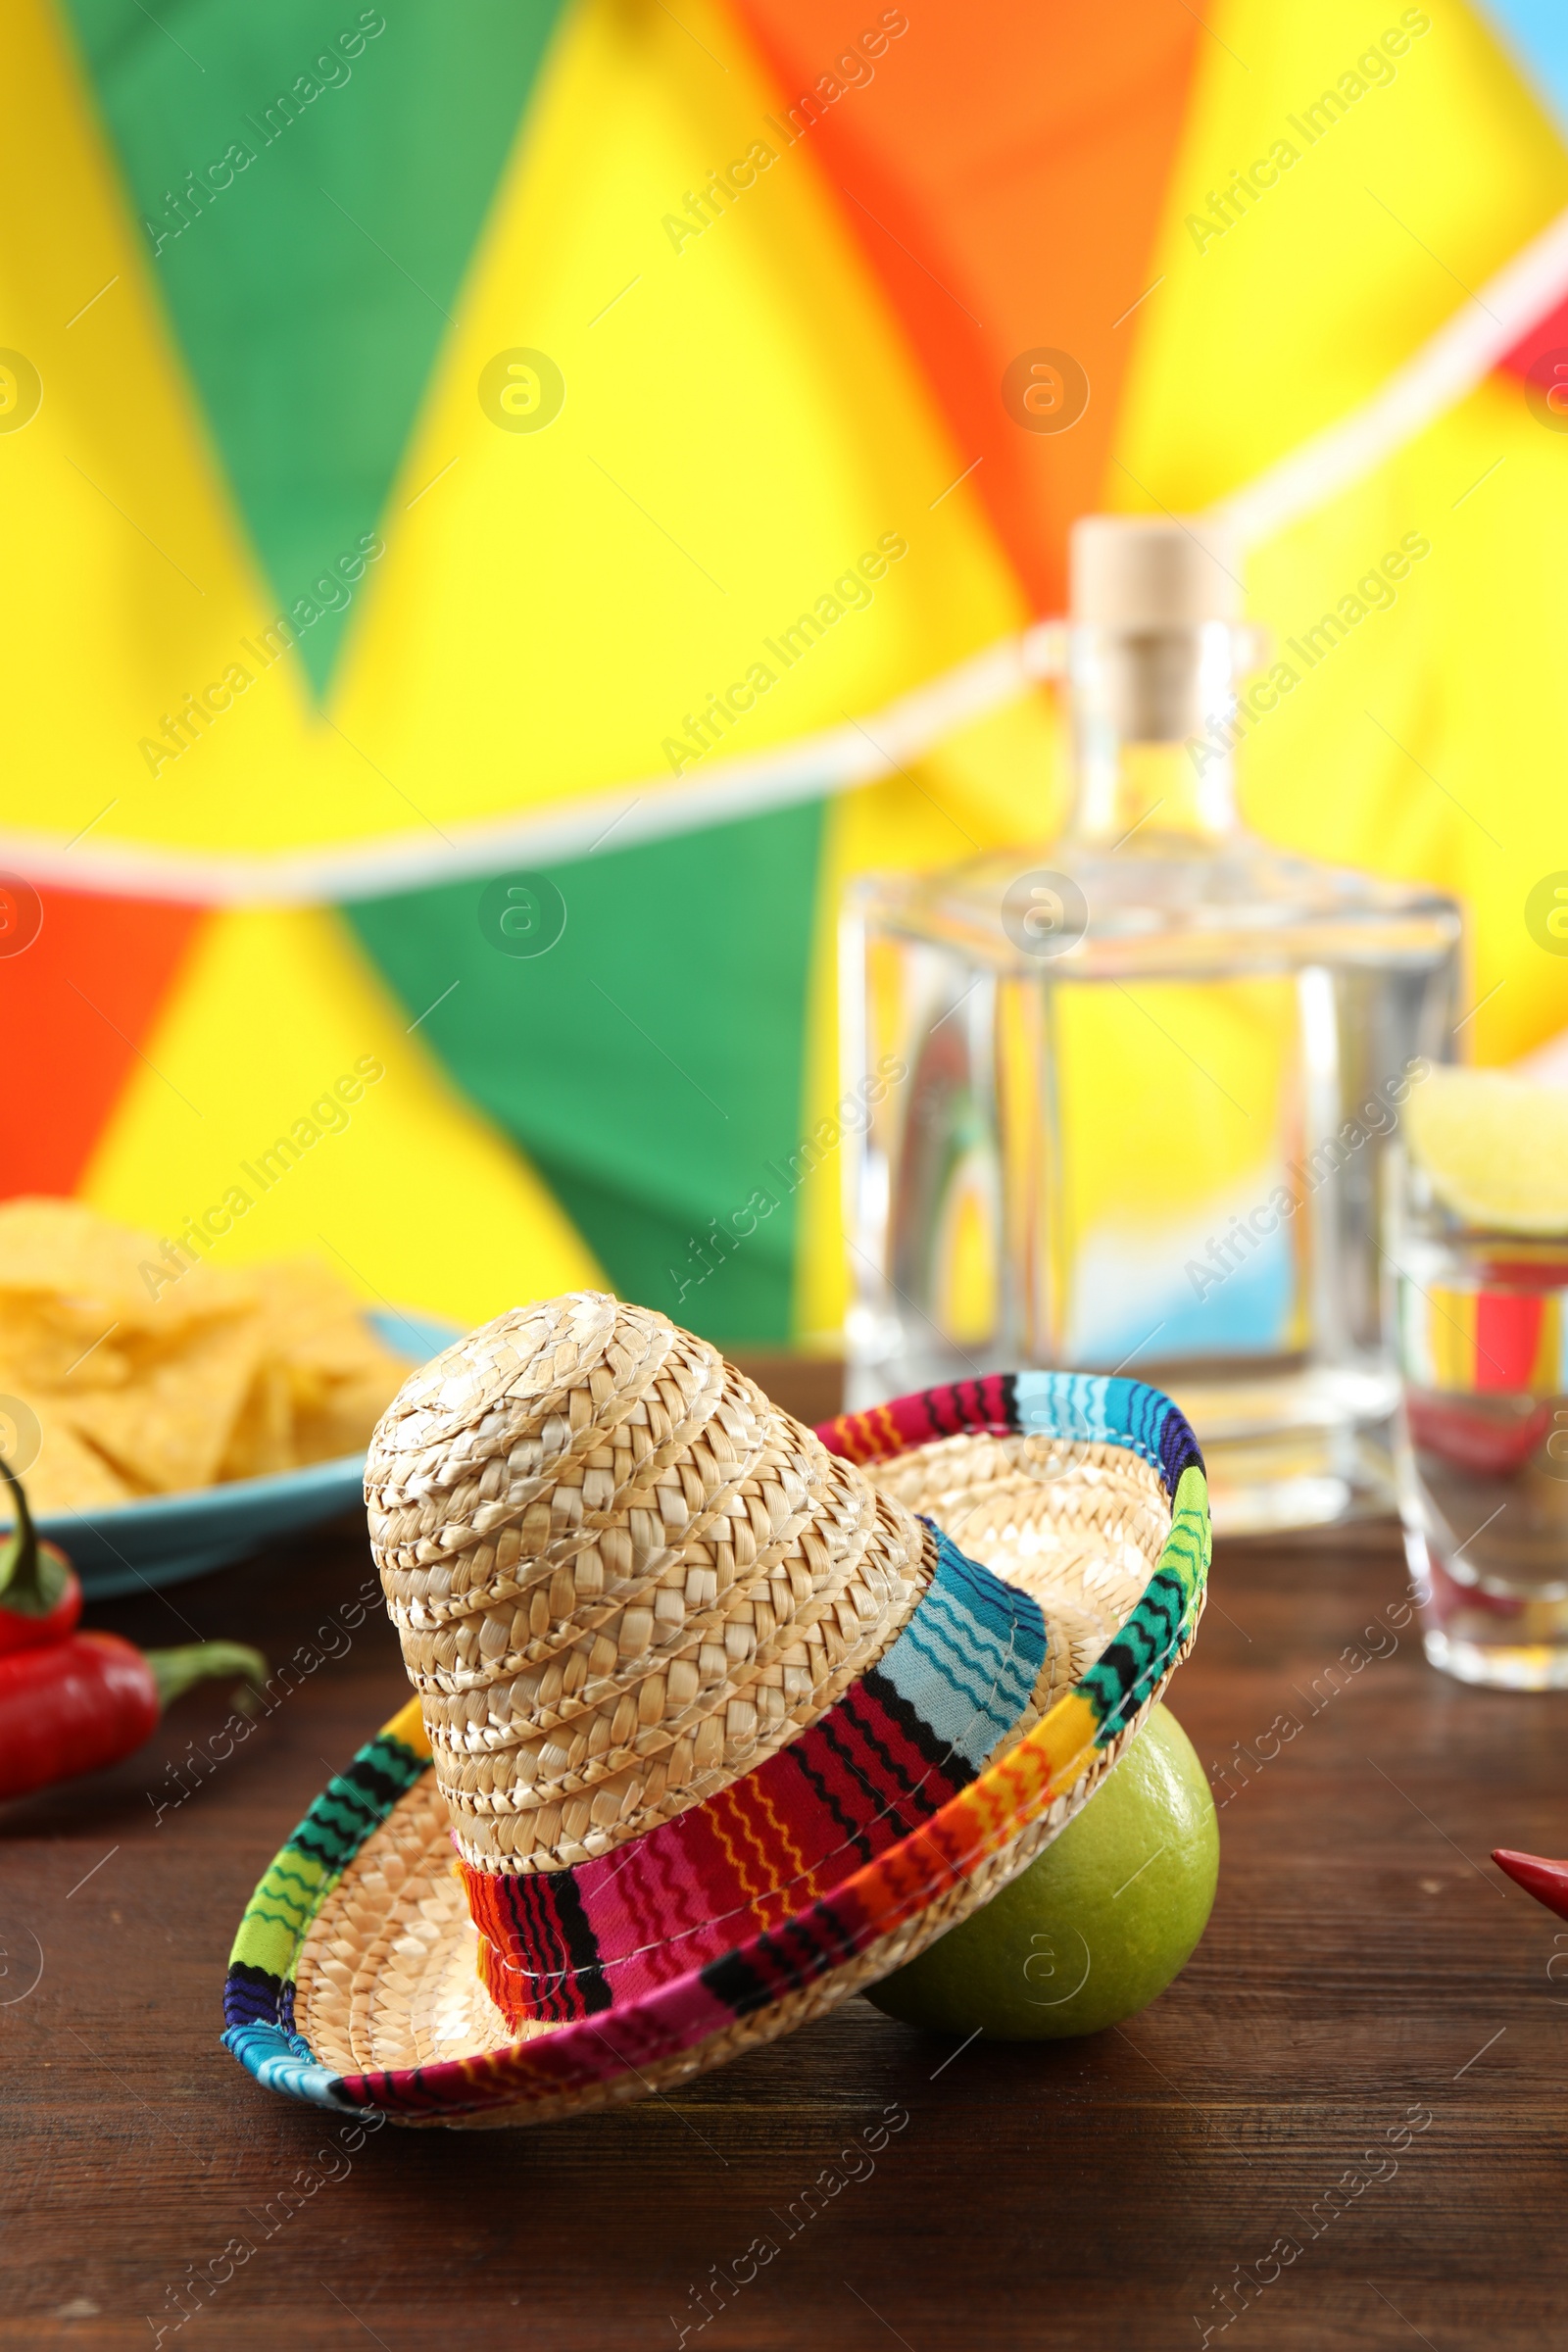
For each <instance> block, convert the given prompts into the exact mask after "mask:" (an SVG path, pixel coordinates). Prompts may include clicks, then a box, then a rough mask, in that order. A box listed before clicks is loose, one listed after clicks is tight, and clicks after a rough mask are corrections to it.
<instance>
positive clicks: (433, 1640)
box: [366, 1292, 931, 1872]
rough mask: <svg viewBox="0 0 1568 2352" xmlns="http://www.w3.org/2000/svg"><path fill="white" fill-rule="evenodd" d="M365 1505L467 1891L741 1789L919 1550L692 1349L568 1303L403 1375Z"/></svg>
mask: <svg viewBox="0 0 1568 2352" xmlns="http://www.w3.org/2000/svg"><path fill="white" fill-rule="evenodd" d="M366 1500H367V1503H368V1509H369V1522H370V1539H371V1548H372V1550H373V1552H374V1555H375V1559H376V1563H377V1566H378V1568H379V1569H380V1572H381V1578H382V1583H383V1587H384V1589H385V1592H386V1595H387V1602H388V1607H389V1610H390V1613H391V1615H392V1618H393V1622H394V1623H395V1624H396V1626H397V1629H398V1634H399V1639H400V1641H401V1642H402V1646H403V1654H404V1661H405V1664H406V1666H407V1668H408V1671H409V1675H410V1679H411V1680H412V1682H413V1683H414V1685H415V1688H416V1689H417V1691H418V1692H419V1696H420V1700H421V1705H422V1710H423V1714H424V1721H425V1728H426V1730H427V1732H428V1734H429V1736H430V1740H431V1746H432V1750H433V1755H434V1764H435V1772H436V1777H437V1779H438V1781H439V1783H440V1786H441V1788H442V1790H443V1793H444V1795H445V1797H446V1800H447V1804H448V1808H449V1811H450V1814H451V1818H452V1823H453V1828H454V1832H455V1837H456V1842H457V1845H458V1848H459V1851H460V1852H461V1853H462V1854H463V1856H464V1858H465V1859H466V1861H468V1862H470V1863H472V1864H474V1865H475V1866H477V1867H478V1868H480V1869H485V1870H492V1871H510V1872H528V1871H536V1870H553V1869H559V1868H562V1867H564V1866H565V1865H567V1864H572V1863H576V1862H580V1861H583V1860H586V1859H589V1858H590V1857H592V1856H593V1855H595V1854H601V1853H604V1852H606V1851H608V1850H609V1849H610V1848H611V1847H613V1846H614V1845H617V1844H619V1843H620V1842H622V1841H623V1840H624V1839H625V1838H628V1837H632V1836H635V1835H637V1834H638V1833H639V1832H640V1831H642V1830H644V1829H646V1828H649V1827H651V1826H652V1825H653V1824H654V1823H655V1822H657V1821H660V1820H664V1819H668V1818H669V1817H671V1816H672V1815H673V1814H676V1813H679V1812H681V1811H683V1810H685V1809H686V1807H688V1806H689V1805H691V1804H694V1803H696V1802H698V1801H700V1800H701V1799H702V1798H703V1797H705V1796H707V1795H710V1794H711V1793H712V1792H713V1791H714V1790H715V1789H718V1788H721V1787H722V1786H724V1784H725V1783H726V1782H727V1781H730V1780H733V1779H735V1778H736V1777H738V1775H739V1774H741V1773H743V1772H746V1771H749V1770H750V1769H752V1768H753V1767H754V1766H755V1765H756V1764H757V1763H759V1762H760V1761H761V1759H762V1758H763V1757H764V1756H765V1755H767V1754H769V1753H771V1752H772V1751H773V1750H774V1749H775V1748H777V1747H779V1746H782V1745H784V1744H786V1743H787V1741H788V1740H791V1739H793V1738H794V1737H795V1736H796V1734H797V1733H798V1732H800V1731H802V1730H804V1729H805V1728H806V1726H807V1725H808V1724H809V1723H812V1722H814V1721H815V1720H816V1719H817V1717H818V1716H819V1715H820V1714H822V1713H823V1712H824V1711H825V1709H826V1708H827V1707H828V1706H830V1705H831V1704H833V1702H834V1701H835V1700H836V1699H837V1698H838V1696H839V1695H840V1694H841V1692H842V1691H843V1690H844V1689H845V1688H847V1686H848V1684H849V1683H850V1682H851V1681H852V1680H853V1679H855V1678H856V1677H857V1676H858V1675H860V1674H863V1673H864V1672H865V1671H866V1669H867V1668H868V1667H869V1666H870V1665H872V1664H874V1663H875V1661H876V1659H877V1658H878V1657H879V1656H880V1655H881V1654H882V1652H883V1650H885V1649H886V1648H887V1646H888V1645H889V1644H890V1643H891V1642H892V1641H893V1640H894V1639H895V1638H896V1636H897V1635H898V1633H899V1632H900V1631H901V1629H902V1627H903V1626H904V1624H905V1623H906V1621H907V1618H908V1616H909V1614H910V1613H911V1611H912V1609H913V1607H914V1605H915V1603H916V1601H917V1600H918V1598H919V1595H920V1593H921V1592H922V1591H923V1590H924V1587H925V1585H926V1583H927V1582H928V1580H929V1576H930V1572H931V1556H930V1549H929V1539H928V1536H927V1532H926V1531H925V1530H924V1529H923V1528H922V1527H921V1526H920V1524H919V1523H918V1522H917V1521H916V1520H915V1519H913V1518H912V1517H911V1516H910V1514H909V1513H908V1512H907V1511H906V1510H905V1509H904V1508H903V1506H902V1505H900V1504H899V1503H897V1502H895V1501H892V1500H890V1499H888V1498H886V1497H884V1496H882V1495H878V1494H877V1493H876V1492H875V1491H874V1490H873V1489H872V1488H871V1486H870V1485H869V1483H868V1482H867V1481H866V1480H865V1479H863V1478H862V1477H861V1476H860V1474H859V1473H858V1471H857V1470H856V1469H855V1468H854V1466H853V1465H852V1464H850V1463H848V1462H846V1461H843V1460H841V1459H839V1458H838V1457H836V1456H834V1455H831V1454H829V1453H828V1452H827V1450H826V1449H825V1447H824V1446H822V1445H821V1444H820V1442H819V1441H818V1440H817V1439H816V1438H815V1437H813V1436H812V1434H811V1433H810V1432H809V1430H806V1429H804V1428H802V1427H801V1425H800V1424H799V1423H798V1422H796V1421H794V1420H792V1419H791V1417H790V1416H789V1415H788V1414H786V1413H784V1412H781V1411H780V1410H779V1408H778V1407H777V1406H775V1405H773V1404H772V1403H770V1402H769V1400H768V1399H767V1397H764V1396H763V1395H762V1393H761V1391H760V1390H759V1389H758V1388H756V1387H755V1386H754V1384H753V1383H752V1382H751V1381H749V1380H748V1379H746V1377H745V1376H744V1375H743V1374H741V1373H740V1372H738V1371H736V1369H735V1368H734V1367H733V1366H732V1365H730V1364H727V1363H726V1362H725V1361H724V1359H723V1358H722V1356H721V1355H720V1354H719V1353H718V1350H717V1349H716V1348H713V1347H711V1345H710V1344H709V1343H708V1342H707V1341H704V1340H699V1339H696V1338H694V1337H693V1336H692V1335H691V1334H690V1333H687V1332H684V1331H681V1330H680V1329H678V1328H677V1327H676V1326H675V1325H673V1324H671V1323H670V1322H669V1321H668V1320H667V1319H666V1318H665V1317H664V1316H662V1315H660V1314H657V1313H655V1312H654V1311H653V1310H651V1309H649V1308H645V1307H637V1306H631V1305H627V1304H625V1303H624V1302H622V1301H620V1300H617V1299H612V1298H609V1297H606V1296H604V1295H602V1294H598V1293H592V1292H589V1293H573V1294H569V1295H567V1296H564V1297H563V1298H560V1299H549V1300H545V1301H542V1302H538V1303H535V1304H533V1305H530V1306H526V1307H520V1308H517V1309H515V1310H514V1311H513V1312H511V1313H509V1314H505V1315H502V1316H499V1317H497V1319H496V1320H495V1321H494V1322H492V1323H489V1324H486V1325H485V1326H483V1327H482V1328H481V1329H480V1330H478V1331H476V1332H473V1333H471V1334H470V1335H469V1336H468V1337H467V1338H466V1340H463V1341H460V1342H459V1343H458V1344H457V1345H456V1346H455V1347H453V1348H448V1349H447V1350H446V1352H445V1353H444V1354H442V1355H440V1356H438V1357H436V1358H435V1360H434V1361H433V1362H432V1363H430V1364H428V1365H425V1366H424V1367H422V1369H421V1370H420V1371H418V1372H417V1373H416V1374H415V1375H414V1376H413V1377H412V1378H411V1379H410V1380H409V1381H408V1382H407V1383H406V1385H405V1387H404V1388H403V1390H402V1391H401V1392H400V1393H399V1395H398V1397H396V1398H395V1399H394V1401H393V1403H392V1404H391V1406H390V1407H389V1408H388V1410H387V1412H386V1414H385V1415H384V1416H383V1418H382V1420H381V1422H380V1424H379V1426H378V1428H377V1430H376V1432H375V1436H374V1438H373V1440H372V1442H371V1446H370V1451H369V1456H368V1461H367V1464H366Z"/></svg>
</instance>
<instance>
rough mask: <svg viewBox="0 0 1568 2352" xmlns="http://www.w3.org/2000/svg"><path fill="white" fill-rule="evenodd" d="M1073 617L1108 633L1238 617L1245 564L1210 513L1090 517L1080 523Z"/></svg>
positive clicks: (1074, 548)
mask: <svg viewBox="0 0 1568 2352" xmlns="http://www.w3.org/2000/svg"><path fill="white" fill-rule="evenodd" d="M1071 569H1072V617H1073V619H1074V620H1081V621H1090V622H1093V623H1097V624H1098V625H1100V626H1101V627H1104V628H1118V629H1187V628H1195V627H1198V626H1199V625H1200V624H1201V623H1202V622H1203V621H1210V620H1234V619H1236V618H1237V617H1238V616H1239V614H1240V612H1241V603H1242V591H1241V578H1240V573H1241V563H1240V554H1239V550H1238V549H1237V547H1236V544H1235V541H1234V539H1233V537H1232V535H1231V534H1230V532H1229V531H1228V530H1227V529H1226V528H1225V527H1224V526H1223V525H1218V524H1216V523H1215V522H1214V521H1213V520H1212V518H1211V517H1209V516H1207V515H1179V516H1177V515H1082V516H1081V517H1080V518H1079V520H1078V521H1077V522H1075V523H1074V524H1073V526H1072V540H1071Z"/></svg>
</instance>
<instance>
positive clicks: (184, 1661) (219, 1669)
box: [144, 1642, 267, 1714]
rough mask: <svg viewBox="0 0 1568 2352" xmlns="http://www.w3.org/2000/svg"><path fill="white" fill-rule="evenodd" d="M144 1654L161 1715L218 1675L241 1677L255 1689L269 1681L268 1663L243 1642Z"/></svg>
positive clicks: (193, 1644)
mask: <svg viewBox="0 0 1568 2352" xmlns="http://www.w3.org/2000/svg"><path fill="white" fill-rule="evenodd" d="M144 1655H145V1657H146V1660H147V1664H148V1666H149V1667H150V1668H151V1670H152V1677H153V1680H154V1682H155V1683H156V1684H157V1686H158V1710H159V1713H160V1714H163V1713H165V1712H166V1711H167V1710H168V1708H169V1707H170V1705H171V1704H172V1701H173V1700H174V1699H176V1698H181V1697H183V1696H184V1693H185V1692H186V1691H190V1690H193V1689H194V1688H195V1686H196V1684H197V1683H203V1682H207V1681H208V1680H210V1679H211V1678H212V1677H213V1676H216V1675H222V1674H237V1675H238V1676H239V1677H240V1678H241V1680H242V1681H244V1682H246V1683H248V1684H249V1685H250V1687H251V1689H252V1690H254V1691H260V1690H262V1689H263V1688H264V1687H265V1685H266V1682H267V1660H266V1659H265V1658H264V1657H263V1655H262V1653H261V1651H260V1650H259V1649H249V1648H247V1647H246V1645H245V1643H244V1642H185V1643H184V1644H183V1646H182V1647H180V1648H178V1649H149V1650H147V1651H146V1652H144Z"/></svg>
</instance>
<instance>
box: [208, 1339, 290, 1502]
mask: <svg viewBox="0 0 1568 2352" xmlns="http://www.w3.org/2000/svg"><path fill="white" fill-rule="evenodd" d="M296 1458H297V1457H296V1454H295V1450H294V1397H293V1394H292V1391H291V1390H290V1387H289V1379H288V1374H287V1372H286V1371H285V1370H284V1368H283V1366H282V1365H281V1364H280V1363H278V1362H277V1360H276V1359H275V1357H268V1358H266V1359H264V1360H263V1361H262V1362H261V1363H259V1364H258V1365H257V1367H256V1372H255V1376H254V1378H253V1379H252V1381H251V1385H250V1392H249V1394H248V1395H247V1397H246V1398H245V1401H244V1403H243V1404H242V1405H241V1406H240V1409H239V1412H238V1414H237V1415H236V1417H235V1421H234V1426H233V1429H232V1430H231V1431H230V1433H229V1440H228V1445H227V1447H226V1449H225V1450H224V1454H223V1458H222V1460H221V1463H220V1464H219V1466H218V1476H219V1478H220V1480H222V1479H226V1478H268V1477H270V1475H271V1474H272V1473H273V1472H274V1471H277V1470H292V1469H293V1468H294V1466H295V1461H296Z"/></svg>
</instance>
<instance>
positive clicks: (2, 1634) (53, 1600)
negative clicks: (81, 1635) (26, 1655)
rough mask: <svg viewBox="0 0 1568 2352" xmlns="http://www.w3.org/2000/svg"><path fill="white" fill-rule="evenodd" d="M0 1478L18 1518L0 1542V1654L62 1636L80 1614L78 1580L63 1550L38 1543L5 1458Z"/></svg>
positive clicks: (38, 1645)
mask: <svg viewBox="0 0 1568 2352" xmlns="http://www.w3.org/2000/svg"><path fill="white" fill-rule="evenodd" d="M0 1478H3V1479H4V1480H5V1482H6V1485H7V1486H8V1487H9V1488H10V1489H11V1500H12V1507H13V1509H14V1510H15V1512H16V1515H17V1524H16V1526H15V1527H14V1528H13V1530H12V1532H11V1534H10V1536H9V1537H8V1539H7V1540H6V1542H5V1543H4V1544H0V1656H4V1655H5V1654H6V1653H7V1652H8V1651H10V1650H14V1649H39V1648H42V1647H44V1646H45V1645H46V1644H47V1643H49V1642H63V1641H64V1640H65V1638H66V1636H67V1635H68V1634H69V1633H70V1632H72V1630H73V1627H74V1625H75V1622H76V1619H77V1618H78V1617H79V1616H80V1615H81V1586H80V1584H79V1583H78V1582H77V1579H76V1571H75V1570H74V1568H73V1566H72V1565H71V1562H70V1561H69V1560H68V1559H67V1557H66V1555H65V1553H64V1552H63V1551H60V1550H58V1549H57V1548H56V1546H55V1545H54V1544H40V1543H39V1541H38V1532H37V1530H36V1528H35V1527H34V1526H33V1524H32V1513H31V1512H30V1511H29V1510H28V1508H27V1497H26V1495H25V1494H24V1493H23V1491H22V1481H21V1480H20V1479H19V1478H18V1477H17V1476H16V1474H15V1472H14V1471H13V1470H12V1468H11V1465H10V1463H9V1462H5V1461H0Z"/></svg>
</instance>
